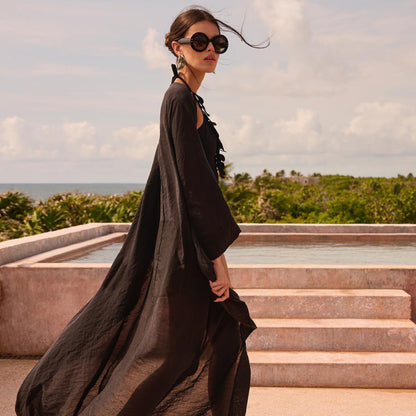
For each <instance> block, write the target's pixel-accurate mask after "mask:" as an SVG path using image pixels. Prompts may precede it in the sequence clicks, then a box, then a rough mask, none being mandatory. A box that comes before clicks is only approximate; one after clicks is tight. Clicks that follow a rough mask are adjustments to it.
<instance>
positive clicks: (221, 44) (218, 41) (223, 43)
mask: <svg viewBox="0 0 416 416" xmlns="http://www.w3.org/2000/svg"><path fill="white" fill-rule="evenodd" d="M214 48H215V52H217V53H224V52H225V51H226V50H227V49H228V39H227V38H226V37H225V36H224V35H218V36H216V37H215V39H214Z"/></svg>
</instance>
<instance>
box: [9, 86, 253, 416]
mask: <svg viewBox="0 0 416 416" xmlns="http://www.w3.org/2000/svg"><path fill="white" fill-rule="evenodd" d="M196 119H197V118H196V102H195V99H194V96H193V95H192V93H191V92H190V90H189V89H188V87H187V86H186V85H183V84H180V83H172V84H171V86H170V87H169V88H168V90H167V91H166V93H165V96H164V99H163V103H162V108H161V114H160V140H159V143H158V146H157V149H156V152H155V156H154V160H153V164H152V167H151V171H150V174H149V177H148V180H147V182H146V186H145V189H144V192H143V197H142V200H141V201H140V204H139V207H138V210H137V213H136V215H135V218H134V220H133V222H132V225H131V227H130V229H129V232H128V234H127V237H126V240H125V242H124V244H123V247H122V248H121V250H120V252H119V253H118V255H117V257H116V259H115V260H114V262H113V264H112V266H111V268H110V270H109V271H108V274H107V276H106V277H105V279H104V281H103V283H102V285H101V287H100V288H99V290H98V291H97V293H96V294H95V295H94V296H93V297H92V298H91V300H90V301H89V302H88V303H87V304H86V305H85V306H84V307H83V308H82V309H81V310H80V311H79V312H78V313H77V314H76V315H75V316H74V317H73V318H72V319H71V321H70V322H69V323H68V325H67V326H66V327H65V329H64V330H63V332H62V333H61V334H60V336H59V337H58V339H57V340H56V341H55V342H54V344H53V345H52V346H51V347H50V348H49V349H48V351H47V352H46V353H45V354H44V355H43V356H42V358H41V359H40V360H39V362H38V363H37V364H36V365H35V367H34V368H33V369H32V370H31V372H30V373H29V374H28V376H27V377H26V379H25V380H24V382H23V384H22V385H21V387H20V390H19V392H18V395H17V400H16V413H17V415H18V416H116V415H117V416H162V415H163V416H179V415H180V416H205V415H206V416H242V415H245V412H246V405H247V397H248V392H249V385H250V366H249V362H248V357H247V352H246V346H245V340H246V338H247V337H248V335H249V334H250V333H251V332H252V331H253V330H254V329H255V328H256V325H255V324H254V322H253V321H252V319H251V318H250V315H249V312H248V309H247V307H246V304H245V303H244V302H243V301H241V300H240V299H239V297H238V295H237V294H236V292H235V291H233V290H232V289H230V298H229V299H227V300H226V301H224V302H213V300H214V299H215V298H216V296H215V295H214V294H213V293H212V291H211V287H210V285H209V281H208V279H210V280H215V273H214V269H213V263H212V260H213V259H214V258H216V257H218V256H219V255H221V254H222V253H223V252H224V251H225V250H226V248H227V247H228V246H229V245H230V244H231V243H232V242H233V241H234V240H235V239H236V238H237V236H238V235H239V233H240V231H241V230H240V228H239V227H238V225H237V223H236V222H235V221H234V219H233V217H232V215H231V213H230V210H229V208H228V205H227V204H226V202H225V200H224V198H223V195H222V192H221V189H220V187H219V185H218V175H217V171H216V165H215V154H216V151H217V147H218V141H219V139H218V135H217V133H216V130H215V128H214V126H213V125H212V123H211V122H210V120H209V119H208V118H207V115H206V114H204V123H203V125H202V126H201V127H200V128H199V129H198V130H197V128H196ZM219 143H220V142H219Z"/></svg>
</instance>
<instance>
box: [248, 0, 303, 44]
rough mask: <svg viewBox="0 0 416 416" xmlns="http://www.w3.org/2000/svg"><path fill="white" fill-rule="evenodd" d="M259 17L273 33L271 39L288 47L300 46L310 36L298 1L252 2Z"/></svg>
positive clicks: (259, 0)
mask: <svg viewBox="0 0 416 416" xmlns="http://www.w3.org/2000/svg"><path fill="white" fill-rule="evenodd" d="M254 5H255V7H256V8H257V10H258V12H259V14H260V16H261V17H262V19H263V20H264V21H265V23H266V24H267V25H268V26H269V28H270V29H271V31H272V33H273V35H274V36H273V39H274V40H276V41H278V42H281V43H283V44H285V45H288V46H300V45H304V44H306V43H307V42H308V41H309V38H310V36H311V33H310V28H309V23H308V21H307V18H306V16H305V10H304V4H303V2H301V1H300V0H254Z"/></svg>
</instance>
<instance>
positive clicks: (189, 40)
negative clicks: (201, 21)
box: [177, 32, 228, 54]
mask: <svg viewBox="0 0 416 416" xmlns="http://www.w3.org/2000/svg"><path fill="white" fill-rule="evenodd" d="M196 35H203V36H204V37H205V39H206V45H205V48H204V49H196V48H195V46H194V44H193V42H194V41H195V38H194V36H196ZM218 38H221V39H225V44H226V47H225V50H224V51H222V52H218V51H217V48H216V47H215V43H214V42H215V39H218ZM177 42H178V43H180V44H181V45H184V44H190V45H191V48H192V49H193V50H194V51H197V52H204V51H205V50H206V49H207V48H208V45H209V44H210V43H212V46H213V47H214V49H215V52H216V53H219V54H221V53H224V52H227V49H228V39H227V37H226V36H224V35H222V34H220V35H215V36H214V37H213V38H211V39H209V38H208V36H207V35H206V34H205V33H204V32H195V33H194V34H193V35H192V36H191V37H190V38H181V39H179V40H178V41H177Z"/></svg>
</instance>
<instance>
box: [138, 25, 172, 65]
mask: <svg viewBox="0 0 416 416" xmlns="http://www.w3.org/2000/svg"><path fill="white" fill-rule="evenodd" d="M163 44H164V42H163V37H162V36H160V35H159V33H158V32H157V31H156V30H155V29H153V28H149V29H147V33H146V36H145V37H144V39H143V41H142V57H143V59H144V61H145V62H146V64H147V66H148V67H149V68H150V69H159V68H169V65H170V59H169V54H168V52H167V49H166V47H164V46H163ZM172 56H173V55H172Z"/></svg>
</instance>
